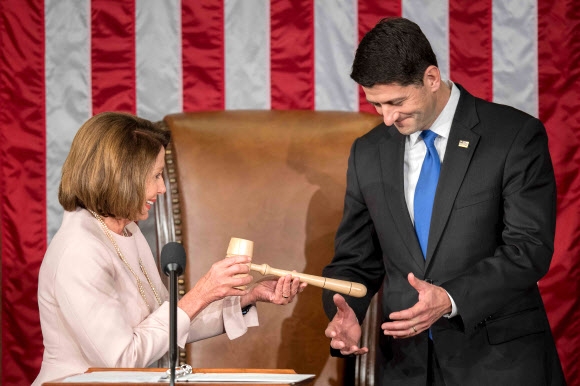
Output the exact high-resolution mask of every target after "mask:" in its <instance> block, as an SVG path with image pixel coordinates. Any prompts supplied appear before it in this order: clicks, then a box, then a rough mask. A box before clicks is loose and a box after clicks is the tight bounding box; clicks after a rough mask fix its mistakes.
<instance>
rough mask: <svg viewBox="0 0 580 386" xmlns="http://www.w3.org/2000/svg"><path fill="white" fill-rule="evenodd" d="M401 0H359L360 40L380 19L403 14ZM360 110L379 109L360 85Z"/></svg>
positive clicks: (372, 110)
mask: <svg viewBox="0 0 580 386" xmlns="http://www.w3.org/2000/svg"><path fill="white" fill-rule="evenodd" d="M402 12H403V10H402V6H401V1H398V0H397V1H384V0H358V40H359V42H360V40H361V39H362V38H363V36H365V34H366V33H367V32H369V31H370V30H371V29H372V28H373V27H374V26H375V25H376V24H377V23H378V22H379V20H381V19H383V18H385V17H395V16H401V15H402ZM359 111H364V112H367V113H372V114H376V113H377V111H376V110H375V108H374V107H373V106H371V105H370V103H368V102H367V100H366V97H365V94H364V92H363V91H362V88H360V87H359Z"/></svg>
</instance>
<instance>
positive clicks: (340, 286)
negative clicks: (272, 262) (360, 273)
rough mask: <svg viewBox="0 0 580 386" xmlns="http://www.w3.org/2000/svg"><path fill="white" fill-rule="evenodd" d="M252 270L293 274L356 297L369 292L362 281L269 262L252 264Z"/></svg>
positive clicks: (262, 272)
mask: <svg viewBox="0 0 580 386" xmlns="http://www.w3.org/2000/svg"><path fill="white" fill-rule="evenodd" d="M250 270H252V271H256V272H259V273H261V274H262V275H264V276H265V275H274V276H279V277H282V276H286V275H292V277H297V278H299V279H300V281H303V282H305V283H308V284H310V285H313V286H315V287H320V288H324V289H327V290H331V291H334V292H338V293H341V294H344V295H350V296H354V297H355V298H362V297H363V296H365V295H366V294H367V287H365V286H364V285H362V284H360V283H354V282H352V281H346V280H338V279H331V278H328V277H323V276H314V275H308V274H306V273H298V272H292V271H285V270H283V269H277V268H272V267H270V266H269V265H268V264H253V263H252V264H250Z"/></svg>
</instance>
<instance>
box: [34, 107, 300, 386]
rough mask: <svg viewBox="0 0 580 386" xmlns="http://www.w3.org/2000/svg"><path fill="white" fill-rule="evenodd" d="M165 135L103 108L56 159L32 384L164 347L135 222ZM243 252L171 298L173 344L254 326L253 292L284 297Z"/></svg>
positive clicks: (156, 297)
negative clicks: (53, 218) (40, 348)
mask: <svg viewBox="0 0 580 386" xmlns="http://www.w3.org/2000/svg"><path fill="white" fill-rule="evenodd" d="M169 137H170V134H169V132H168V131H166V130H162V129H160V128H158V127H156V126H155V125H154V124H152V123H151V122H149V121H147V120H145V119H141V118H138V117H135V116H132V115H129V114H124V113H111V112H108V113H101V114H98V115H96V116H94V117H92V118H91V119H89V120H88V121H87V122H86V123H85V124H84V125H83V126H82V127H81V128H80V130H79V131H78V133H77V134H76V136H75V138H74V140H73V143H72V146H71V150H70V153H69V155H68V157H67V159H66V161H65V163H64V165H63V169H62V179H61V183H60V188H59V201H60V203H61V205H62V206H63V208H64V209H65V213H64V217H63V222H62V225H61V227H60V229H59V230H58V232H57V233H56V235H55V236H54V238H53V240H52V242H51V244H50V246H49V247H48V249H47V251H46V254H45V256H44V260H43V262H42V266H41V268H40V274H39V285H38V303H39V308H40V321H41V326H42V334H43V341H44V357H43V361H42V367H41V370H40V374H39V375H38V377H37V378H36V380H35V381H34V383H33V385H41V384H42V383H43V382H49V381H56V380H60V379H63V378H65V377H67V376H70V375H74V374H79V373H83V372H84V371H85V370H86V369H87V368H89V367H146V366H148V365H149V364H151V363H152V362H154V361H156V360H157V359H159V358H160V357H161V356H162V355H163V354H165V353H166V352H167V351H168V349H169V339H168V336H169V304H168V293H167V290H166V288H165V286H164V285H163V283H162V281H161V278H160V277H159V274H158V270H157V266H156V265H155V260H154V258H153V255H152V253H151V250H150V249H149V246H148V244H147V242H146V240H145V238H144V236H143V234H142V233H141V232H140V230H139V227H138V226H137V224H136V222H137V221H142V220H145V219H146V218H147V217H148V215H149V214H148V212H149V210H150V209H151V207H152V206H153V204H154V203H155V201H156V197H157V195H159V194H163V193H165V184H164V181H163V177H162V172H163V168H164V166H165V161H164V154H165V147H166V146H167V144H168V143H169ZM248 262H249V259H248V258H247V257H244V256H237V257H233V258H227V259H223V260H221V261H219V262H217V263H215V264H214V265H213V266H212V267H211V269H210V270H209V272H207V273H206V274H205V276H203V277H202V278H201V279H200V280H199V282H197V283H196V284H195V286H194V287H193V288H192V289H191V290H190V291H189V292H188V293H187V294H185V295H184V296H183V297H182V298H181V299H180V300H179V302H178V318H177V319H178V320H177V324H178V344H179V346H180V347H183V346H184V345H185V343H187V342H192V341H196V340H200V339H204V338H208V337H211V336H215V335H218V334H222V333H224V332H225V333H226V334H227V335H228V337H229V338H230V339H234V338H237V337H239V336H241V335H243V334H244V333H245V332H246V330H247V328H248V327H251V326H257V325H258V319H257V311H256V308H255V307H251V306H252V305H253V304H255V303H256V302H258V301H263V302H271V303H275V304H287V303H290V302H291V301H292V300H293V298H294V296H296V294H297V293H298V292H300V291H302V289H303V288H304V287H305V285H306V283H300V282H299V280H298V279H292V278H291V277H290V275H288V276H286V277H284V278H280V279H276V280H266V281H261V282H259V283H258V284H256V285H255V286H253V287H251V288H250V289H249V290H240V289H237V288H234V287H237V286H244V285H247V284H249V283H250V282H251V280H252V278H251V276H249V275H242V277H239V276H238V275H239V274H241V273H248V272H249V268H248V266H247V263H248Z"/></svg>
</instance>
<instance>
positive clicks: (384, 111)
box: [380, 106, 399, 126]
mask: <svg viewBox="0 0 580 386" xmlns="http://www.w3.org/2000/svg"><path fill="white" fill-rule="evenodd" d="M380 114H381V115H382V116H383V122H385V125H387V126H392V125H393V124H394V123H395V122H396V120H397V119H398V118H399V113H398V112H397V111H396V110H395V109H393V108H392V107H391V108H390V107H388V106H382V107H381V112H380Z"/></svg>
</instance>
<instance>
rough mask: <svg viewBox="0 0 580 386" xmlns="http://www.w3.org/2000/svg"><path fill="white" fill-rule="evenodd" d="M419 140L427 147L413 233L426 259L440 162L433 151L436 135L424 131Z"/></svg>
mask: <svg viewBox="0 0 580 386" xmlns="http://www.w3.org/2000/svg"><path fill="white" fill-rule="evenodd" d="M421 138H423V141H424V142H425V145H426V146H427V154H425V159H424V160H423V166H421V173H420V174H419V180H418V181H417V188H416V189H415V199H414V201H413V207H414V211H413V212H414V215H415V232H416V233H417V238H418V239H419V244H420V245H421V251H423V258H424V259H426V258H427V241H428V240H429V226H430V225H431V213H432V212H433V200H434V199H435V190H437V181H438V180H439V172H440V171H441V161H440V160H439V154H438V153H437V149H435V138H437V134H436V133H434V132H432V131H431V130H424V131H423V132H422V133H421Z"/></svg>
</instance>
